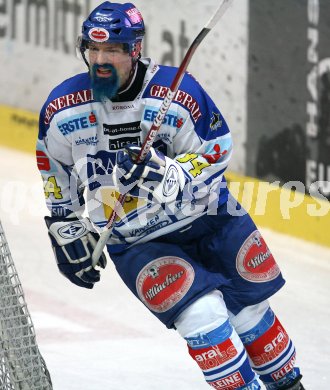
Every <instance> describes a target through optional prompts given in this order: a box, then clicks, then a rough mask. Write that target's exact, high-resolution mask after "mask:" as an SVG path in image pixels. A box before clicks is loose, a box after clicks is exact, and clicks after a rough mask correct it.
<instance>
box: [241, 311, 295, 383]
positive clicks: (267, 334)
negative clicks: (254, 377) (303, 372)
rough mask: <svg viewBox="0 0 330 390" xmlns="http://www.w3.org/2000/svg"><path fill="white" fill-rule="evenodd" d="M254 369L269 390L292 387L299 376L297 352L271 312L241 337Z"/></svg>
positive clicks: (266, 313) (267, 312)
mask: <svg viewBox="0 0 330 390" xmlns="http://www.w3.org/2000/svg"><path fill="white" fill-rule="evenodd" d="M240 338H241V340H242V342H243V344H244V345H245V349H246V351H247V353H248V355H249V357H250V360H251V366H252V368H253V369H254V371H255V372H256V373H257V374H258V375H259V376H260V379H261V380H262V381H263V382H264V384H265V385H266V388H267V389H269V390H275V389H280V388H283V387H286V386H287V385H289V384H290V383H293V382H294V381H295V379H296V378H297V377H298V376H299V375H300V371H299V368H297V367H295V360H296V351H295V347H294V345H293V343H292V341H291V340H290V338H289V336H288V334H287V333H286V331H285V329H284V328H283V326H282V325H281V323H280V322H279V320H278V319H277V317H276V316H275V315H274V313H273V311H272V310H271V309H270V308H269V309H268V310H267V311H266V312H265V314H264V316H263V317H262V319H261V321H260V322H259V323H258V324H257V325H256V326H254V327H253V328H252V329H251V330H249V331H247V332H244V333H242V334H240Z"/></svg>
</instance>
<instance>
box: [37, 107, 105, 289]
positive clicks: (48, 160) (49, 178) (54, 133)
mask: <svg viewBox="0 0 330 390" xmlns="http://www.w3.org/2000/svg"><path fill="white" fill-rule="evenodd" d="M37 163H38V168H39V171H40V173H41V176H42V179H43V183H44V193H45V198H46V204H47V207H48V209H49V211H50V216H46V217H45V222H46V225H47V227H48V234H49V237H50V240H51V243H52V247H53V250H54V254H55V258H56V261H57V265H58V268H59V270H60V272H61V273H62V274H63V275H64V276H65V277H66V278H68V279H69V280H70V281H71V282H72V283H74V284H76V285H78V286H80V287H85V288H92V287H93V286H94V283H95V282H97V281H99V280H100V273H99V271H98V270H95V269H94V268H93V267H92V259H91V255H92V253H93V250H94V248H95V246H96V243H97V240H98V238H99V235H98V234H97V233H96V232H95V231H94V229H93V226H92V224H91V222H90V220H89V219H88V218H84V217H82V214H83V211H84V197H83V192H84V186H83V185H82V183H81V181H80V179H79V175H78V172H77V171H76V168H75V167H74V164H73V160H72V150H71V145H70V143H69V142H68V140H67V139H65V138H64V137H63V136H62V135H61V134H60V132H59V131H58V129H56V122H55V121H53V122H51V123H50V124H49V125H48V126H45V125H44V120H43V115H42V114H41V116H40V131H39V137H38V143H37ZM99 264H100V266H101V267H103V268H104V267H105V265H106V258H105V256H104V255H103V256H102V257H101V259H100V262H99Z"/></svg>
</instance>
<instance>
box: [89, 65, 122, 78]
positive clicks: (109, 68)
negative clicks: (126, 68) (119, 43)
mask: <svg viewBox="0 0 330 390" xmlns="http://www.w3.org/2000/svg"><path fill="white" fill-rule="evenodd" d="M101 68H102V69H107V70H111V72H112V74H114V73H117V71H116V69H115V67H114V66H113V65H112V64H104V65H99V64H93V65H92V67H91V75H92V77H93V78H94V77H98V76H97V73H96V72H97V71H98V70H99V69H101Z"/></svg>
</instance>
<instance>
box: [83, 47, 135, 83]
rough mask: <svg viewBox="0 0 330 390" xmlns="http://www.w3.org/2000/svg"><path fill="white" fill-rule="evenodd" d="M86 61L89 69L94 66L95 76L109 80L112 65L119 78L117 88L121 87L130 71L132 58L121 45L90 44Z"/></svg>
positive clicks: (111, 73) (111, 74)
mask: <svg viewBox="0 0 330 390" xmlns="http://www.w3.org/2000/svg"><path fill="white" fill-rule="evenodd" d="M88 59H89V64H90V66H91V67H93V65H96V66H97V67H96V76H97V77H99V78H101V79H109V78H111V77H112V76H113V72H112V70H111V66H110V67H109V66H107V65H112V66H113V67H114V68H115V69H116V72H117V75H118V78H119V88H120V87H121V86H123V85H124V84H125V83H126V81H127V80H128V77H129V75H130V71H131V69H132V57H131V56H130V55H129V54H128V53H127V52H126V51H125V50H124V48H123V45H122V44H121V43H94V42H93V43H90V44H89V46H88Z"/></svg>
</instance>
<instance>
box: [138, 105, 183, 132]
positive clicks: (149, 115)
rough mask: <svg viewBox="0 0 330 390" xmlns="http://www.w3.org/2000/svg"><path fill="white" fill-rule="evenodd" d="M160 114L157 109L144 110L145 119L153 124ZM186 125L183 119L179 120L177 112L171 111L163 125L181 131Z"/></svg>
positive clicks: (148, 108)
mask: <svg viewBox="0 0 330 390" xmlns="http://www.w3.org/2000/svg"><path fill="white" fill-rule="evenodd" d="M157 114H158V110H157V109H156V108H155V107H151V106H147V107H146V108H145V110H144V115H143V119H144V120H145V121H148V122H153V121H154V120H155V118H156V116H157ZM183 123H184V119H183V118H181V117H180V118H179V117H178V116H177V114H176V112H175V111H171V110H169V111H168V112H167V114H166V115H165V117H164V120H163V125H167V126H171V127H174V128H177V129H180V128H181V127H182V125H183Z"/></svg>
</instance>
